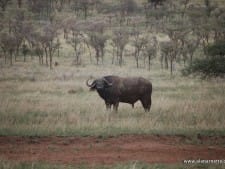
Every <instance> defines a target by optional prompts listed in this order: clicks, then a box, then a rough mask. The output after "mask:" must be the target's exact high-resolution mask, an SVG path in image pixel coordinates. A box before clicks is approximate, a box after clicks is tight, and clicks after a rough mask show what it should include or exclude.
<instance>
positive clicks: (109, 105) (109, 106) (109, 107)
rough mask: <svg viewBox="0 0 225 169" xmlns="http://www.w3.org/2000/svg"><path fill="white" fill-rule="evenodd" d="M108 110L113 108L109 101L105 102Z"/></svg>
mask: <svg viewBox="0 0 225 169" xmlns="http://www.w3.org/2000/svg"><path fill="white" fill-rule="evenodd" d="M105 105H106V110H111V104H110V103H108V102H105Z"/></svg>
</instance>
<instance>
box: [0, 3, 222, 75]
mask: <svg viewBox="0 0 225 169" xmlns="http://www.w3.org/2000/svg"><path fill="white" fill-rule="evenodd" d="M0 7H1V11H0V17H1V19H0V57H1V61H2V62H4V64H7V65H13V64H14V63H15V62H18V61H20V62H21V61H23V62H27V58H28V56H31V57H32V58H34V59H35V58H37V59H38V60H39V64H41V65H47V66H49V67H50V68H51V69H52V68H53V66H54V64H57V63H55V62H54V61H53V60H54V57H55V56H57V55H60V51H63V48H64V46H65V45H62V40H64V41H65V42H66V45H70V46H71V47H72V48H73V49H74V60H73V62H74V64H75V65H80V64H82V62H83V61H84V60H83V59H82V58H83V57H84V56H89V57H90V61H91V63H93V64H96V65H98V64H103V63H104V58H105V56H106V55H110V56H111V57H107V59H108V58H111V61H110V62H111V63H112V64H116V65H118V66H123V65H124V63H125V60H124V56H125V55H126V54H127V51H128V53H129V58H130V59H133V60H135V63H136V67H137V68H141V67H143V65H144V67H146V68H148V69H149V70H150V68H151V64H152V60H153V59H158V60H159V61H160V64H161V68H162V69H168V70H169V71H170V72H171V74H172V73H173V70H174V65H175V63H176V64H180V65H189V66H190V65H192V64H193V59H194V58H200V57H202V58H208V57H212V56H215V55H216V56H218V55H220V56H223V57H224V55H225V52H224V49H223V47H224V46H223V45H224V44H225V43H223V42H224V39H225V3H224V2H223V1H219V0H218V1H216V0H197V1H196V0H142V1H135V0H117V1H113V0H103V1H101V0H0ZM158 35H161V36H165V37H168V38H167V39H168V40H165V41H159V40H158ZM221 44H222V47H221ZM215 45H217V46H215ZM218 45H219V46H220V48H218ZM109 48H110V50H109ZM212 51H213V52H212ZM59 57H63V56H59ZM71 62H72V61H71Z"/></svg>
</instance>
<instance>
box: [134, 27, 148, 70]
mask: <svg viewBox="0 0 225 169" xmlns="http://www.w3.org/2000/svg"><path fill="white" fill-rule="evenodd" d="M131 35H132V36H133V39H134V40H133V43H132V44H133V46H134V58H135V60H136V66H137V68H139V57H140V53H141V51H142V50H143V49H144V47H145V46H146V44H147V42H148V40H147V38H146V37H145V36H144V35H143V34H142V33H141V32H140V31H139V30H138V28H137V27H134V28H133V30H132V32H131Z"/></svg>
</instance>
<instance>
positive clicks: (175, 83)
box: [0, 58, 225, 135]
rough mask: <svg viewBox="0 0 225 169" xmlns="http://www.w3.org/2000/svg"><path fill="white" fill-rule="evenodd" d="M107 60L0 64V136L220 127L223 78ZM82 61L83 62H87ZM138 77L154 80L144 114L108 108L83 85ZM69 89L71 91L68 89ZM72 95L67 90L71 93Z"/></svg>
mask: <svg viewBox="0 0 225 169" xmlns="http://www.w3.org/2000/svg"><path fill="white" fill-rule="evenodd" d="M126 59H127V62H126V63H129V64H127V65H125V66H123V67H122V68H120V67H118V66H112V65H110V64H105V65H104V66H103V65H100V66H96V65H89V64H87V65H83V66H80V67H75V66H71V65H70V63H71V58H70V59H69V58H68V59H63V58H57V60H58V61H59V62H60V66H59V67H56V68H55V69H54V70H52V71H51V70H49V69H48V68H46V67H43V66H39V65H38V64H36V62H35V61H29V64H28V63H25V64H24V63H21V62H18V63H16V65H15V66H13V67H6V66H5V67H3V68H1V75H0V93H1V95H0V117H1V118H0V135H117V134H121V133H157V134H191V133H198V132H204V133H207V134H218V133H221V132H222V131H224V129H225V123H224V121H225V115H224V113H225V104H224V103H225V83H224V80H221V81H217V80H210V81H201V80H198V79H191V78H184V77H181V76H180V75H179V73H178V72H177V73H176V76H174V77H173V78H170V76H169V74H168V72H167V71H162V70H160V69H159V68H158V65H157V63H155V64H154V65H153V70H152V71H151V72H149V71H147V70H146V69H136V68H135V63H132V61H128V59H129V58H126ZM86 63H87V62H86ZM108 74H114V75H120V76H143V77H145V78H147V79H149V80H151V81H152V83H153V96H152V99H153V105H152V108H151V112H150V113H145V112H144V110H143V108H142V106H141V104H140V103H139V102H138V103H136V104H135V108H134V109H132V108H131V106H130V105H128V104H120V106H119V112H118V113H117V114H115V113H113V112H107V111H106V109H105V105H104V101H103V100H102V99H101V98H100V97H99V96H98V94H97V93H96V92H90V91H89V90H88V88H87V87H86V86H85V81H86V79H87V78H88V77H89V76H93V77H101V76H104V75H108ZM69 91H72V92H69ZM71 93H72V94H71Z"/></svg>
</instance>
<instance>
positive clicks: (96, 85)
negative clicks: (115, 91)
mask: <svg viewBox="0 0 225 169" xmlns="http://www.w3.org/2000/svg"><path fill="white" fill-rule="evenodd" d="M89 81H90V79H88V80H87V81H86V84H87V86H88V87H90V90H102V89H105V88H109V87H111V86H112V83H110V82H108V81H107V80H106V79H105V78H100V79H95V80H94V81H93V82H92V83H89Z"/></svg>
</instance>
